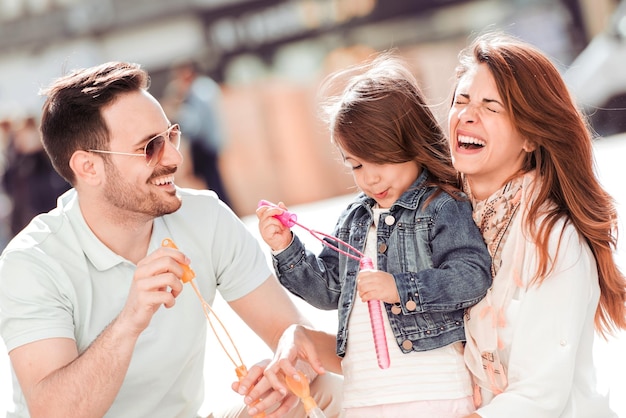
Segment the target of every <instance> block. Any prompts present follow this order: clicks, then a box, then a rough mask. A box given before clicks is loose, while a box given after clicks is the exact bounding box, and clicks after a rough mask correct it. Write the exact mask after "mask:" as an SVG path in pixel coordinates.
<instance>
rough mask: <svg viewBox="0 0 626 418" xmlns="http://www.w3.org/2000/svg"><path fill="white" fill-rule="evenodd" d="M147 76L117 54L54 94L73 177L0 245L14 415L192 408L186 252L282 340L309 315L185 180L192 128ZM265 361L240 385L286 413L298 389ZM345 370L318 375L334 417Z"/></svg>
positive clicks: (57, 153)
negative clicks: (180, 173) (185, 150)
mask: <svg viewBox="0 0 626 418" xmlns="http://www.w3.org/2000/svg"><path fill="white" fill-rule="evenodd" d="M148 80H149V79H148V75H147V73H146V72H144V71H143V70H142V69H140V67H139V66H138V65H136V64H128V63H107V64H103V65H101V66H97V67H93V68H88V69H83V70H78V71H75V72H73V73H71V74H69V75H67V76H64V77H61V78H59V79H58V80H56V81H55V82H54V83H53V84H52V85H51V86H50V87H49V88H48V89H47V91H45V92H44V93H45V94H46V95H47V100H46V102H45V104H44V107H43V115H42V123H41V132H42V139H43V143H44V147H45V149H46V151H47V153H48V154H49V156H50V159H51V161H52V162H53V164H54V166H55V169H56V170H57V171H58V172H59V174H61V176H63V177H64V178H65V179H66V180H67V181H68V182H69V183H70V184H71V185H72V187H73V189H71V190H70V191H68V192H67V193H65V194H64V195H63V196H61V197H60V198H59V201H58V206H57V208H56V209H54V210H53V211H51V212H49V213H47V214H43V215H40V216H38V217H36V218H35V219H34V220H33V221H32V222H31V223H30V225H29V226H27V227H26V228H25V229H24V230H23V231H22V232H20V233H19V234H18V235H17V236H16V237H15V238H14V239H13V240H12V242H11V243H10V244H9V245H8V246H7V248H6V249H5V251H4V252H3V254H2V258H1V259H0V315H1V317H0V319H1V322H0V332H1V333H2V337H3V338H4V341H5V343H6V345H7V348H8V350H9V355H10V359H11V364H12V368H13V371H14V374H15V378H16V379H17V382H19V385H16V387H15V388H14V389H15V391H16V392H17V393H16V394H14V397H13V399H15V401H16V406H15V408H16V410H15V412H14V414H13V415H11V416H16V417H27V416H32V417H39V416H45V417H64V418H66V417H92V416H93V417H102V416H105V415H106V416H110V417H133V418H136V417H144V416H145V417H147V416H150V417H167V418H171V417H194V418H195V417H196V416H197V411H198V408H199V407H200V405H201V404H202V402H203V395H204V393H203V383H202V382H203V376H202V374H203V359H204V350H205V340H206V326H207V324H206V322H207V321H206V319H205V318H204V316H203V315H202V312H201V309H200V304H199V302H198V300H197V297H196V295H195V293H194V292H193V291H191V289H188V288H185V287H186V286H188V285H184V284H183V282H181V277H182V275H183V267H182V265H187V264H190V263H191V266H192V268H193V270H194V271H195V273H196V279H195V282H196V283H197V286H198V287H199V288H200V291H201V292H202V294H203V297H204V298H205V299H206V300H208V301H209V302H212V301H213V298H214V296H215V293H216V290H219V291H220V293H221V294H222V296H223V297H224V299H225V300H226V301H228V302H229V304H230V306H231V307H232V308H233V309H234V311H236V312H237V314H238V315H239V316H240V317H241V318H242V319H243V320H244V321H245V322H246V323H247V324H248V325H249V326H250V327H251V328H252V329H253V330H254V331H255V332H256V333H257V334H258V335H259V336H260V337H261V338H262V339H263V340H264V341H265V342H266V343H267V344H268V345H269V346H270V347H271V348H272V349H275V348H276V347H277V344H278V341H279V339H280V337H281V335H282V334H283V331H284V330H285V329H287V328H288V327H290V326H291V325H292V324H296V323H301V324H306V320H305V319H304V318H303V317H302V316H301V314H300V313H299V312H298V311H297V309H296V308H295V306H294V305H293V304H292V303H291V300H290V299H289V298H288V296H287V294H286V293H285V292H284V291H283V290H282V287H281V286H280V284H278V281H277V280H276V278H275V277H274V276H273V275H272V274H271V273H270V271H269V266H268V265H267V262H266V261H265V258H264V255H263V252H262V250H261V249H260V248H259V246H258V244H257V241H256V240H255V239H254V238H253V237H252V235H251V234H250V233H249V232H248V231H247V230H246V228H245V227H244V225H243V224H242V223H241V222H240V221H239V220H238V218H237V217H236V216H235V215H234V214H233V213H232V212H231V211H230V210H229V209H228V207H227V206H226V205H224V204H223V203H221V202H220V201H219V200H218V199H217V197H216V196H215V194H214V193H213V192H210V191H198V190H186V189H178V188H177V187H176V186H175V185H174V175H175V173H176V170H177V167H178V166H179V165H180V164H181V163H182V157H181V155H180V153H179V152H178V145H179V142H180V128H179V127H178V126H177V125H171V124H170V122H169V121H168V120H167V117H166V116H165V113H164V112H163V109H162V108H161V106H160V104H159V103H158V102H157V101H156V99H155V98H154V97H153V96H152V95H150V94H149V93H148V91H147V86H148ZM165 238H170V239H172V240H173V241H174V242H175V243H176V244H177V246H178V248H180V251H179V250H177V249H174V248H169V247H163V246H162V245H161V242H162V241H163V240H164V239H165ZM264 364H265V363H262V364H261V365H259V366H255V367H253V368H251V370H250V372H249V376H248V378H247V379H246V380H245V382H244V383H242V384H241V385H237V384H235V385H234V387H235V388H236V389H237V390H238V391H239V393H241V394H242V395H246V403H248V404H250V405H252V404H254V403H256V402H257V401H258V399H256V396H254V395H256V393H259V392H263V400H261V401H260V402H259V403H257V404H256V405H255V407H256V409H258V410H264V409H266V408H268V407H270V406H271V405H272V404H274V403H278V404H279V409H278V410H277V411H276V412H275V413H274V414H271V415H268V417H273V416H280V415H283V414H284V413H285V412H286V411H287V410H289V409H290V408H292V407H293V406H294V404H295V401H296V400H297V399H296V398H295V397H294V396H292V395H289V396H285V395H286V392H285V390H284V386H282V387H281V386H280V385H279V384H277V383H276V381H277V379H276V374H275V373H274V371H272V372H271V373H270V377H271V378H270V379H268V378H266V377H263V376H262V371H263V365H264ZM289 367H291V366H289ZM319 370H320V369H318V371H319ZM308 372H309V375H310V377H314V376H311V373H312V371H311V370H309V371H308ZM270 382H272V383H273V385H274V387H273V388H272V387H270ZM334 384H335V382H334V380H333V379H332V378H330V377H327V376H320V377H319V378H317V379H315V380H314V382H313V390H315V391H316V393H317V394H319V395H321V394H323V392H324V390H325V391H326V395H330V396H328V397H326V398H324V399H322V398H319V401H318V402H321V403H323V404H324V405H323V406H326V407H327V408H328V414H329V416H330V415H334V414H336V410H335V409H333V408H336V405H337V404H338V403H339V401H337V400H333V399H332V395H333V392H335V391H336V389H337V388H336V387H333V385H334ZM253 391H254V395H253V394H252V392H253ZM253 396H254V397H253ZM274 407H275V405H274ZM240 409H241V410H242V412H241V415H240V416H247V415H246V413H245V411H244V410H245V407H241V408H240ZM301 410H302V408H294V409H292V412H295V411H301ZM251 412H252V413H255V411H252V410H251ZM214 416H216V417H218V416H219V415H214Z"/></svg>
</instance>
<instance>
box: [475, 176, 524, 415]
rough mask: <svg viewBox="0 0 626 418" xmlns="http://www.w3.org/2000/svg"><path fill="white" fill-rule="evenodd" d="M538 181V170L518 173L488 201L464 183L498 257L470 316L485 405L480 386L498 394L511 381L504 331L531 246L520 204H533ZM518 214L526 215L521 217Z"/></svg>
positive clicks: (478, 397)
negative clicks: (503, 358)
mask: <svg viewBox="0 0 626 418" xmlns="http://www.w3.org/2000/svg"><path fill="white" fill-rule="evenodd" d="M534 179H535V172H534V171H532V172H529V173H526V174H524V175H522V176H519V177H516V178H515V179H513V180H511V181H510V182H509V183H507V184H506V185H505V186H504V187H502V188H501V189H500V190H498V191H497V192H495V193H494V194H493V195H492V196H490V197H489V198H488V199H487V200H484V201H475V199H474V198H473V197H472V194H471V190H470V188H469V184H468V183H467V181H464V182H463V183H464V184H463V186H464V190H465V192H466V193H467V195H468V196H469V197H470V199H472V204H473V206H474V221H475V222H476V224H477V225H478V227H479V229H480V231H481V232H482V234H483V237H484V239H485V243H486V244H487V247H488V249H489V253H490V254H491V257H492V259H493V265H492V274H493V278H494V279H493V285H492V287H491V288H490V289H489V290H488V292H487V295H486V296H485V298H484V299H483V300H481V301H480V302H479V303H478V304H476V305H475V306H473V307H472V308H470V309H469V310H468V311H467V312H466V315H465V330H466V336H467V344H466V347H465V361H466V364H467V366H468V368H469V369H470V371H471V372H472V375H473V379H474V383H475V384H474V403H475V404H476V406H477V407H478V406H480V405H481V403H482V399H481V394H480V388H485V389H488V390H489V391H490V392H492V393H493V395H494V396H495V395H498V394H500V393H502V392H503V391H504V390H505V389H506V387H507V384H508V382H507V377H506V374H507V371H506V368H505V366H504V365H503V364H502V363H501V362H500V356H499V351H500V350H502V349H503V348H505V347H504V344H503V343H502V341H501V340H500V337H499V330H500V329H502V328H504V327H506V325H507V323H506V311H507V309H508V307H509V304H510V302H511V300H512V298H513V295H514V294H515V293H516V291H517V290H518V289H520V288H521V287H523V286H524V285H523V283H524V282H526V281H527V280H528V277H526V276H527V274H526V272H524V269H523V260H524V256H525V253H526V251H527V249H528V247H527V240H526V239H525V234H524V232H523V231H522V228H523V227H522V221H523V216H522V215H523V214H521V213H519V212H521V210H520V207H522V208H523V207H527V203H528V199H529V194H530V193H532V187H531V183H532V182H533V181H534ZM518 213H519V215H520V216H515V215H516V214H518ZM507 242H508V245H507V246H505V243H507ZM504 248H506V251H504V252H503V249H504ZM503 258H504V261H505V262H504V263H503Z"/></svg>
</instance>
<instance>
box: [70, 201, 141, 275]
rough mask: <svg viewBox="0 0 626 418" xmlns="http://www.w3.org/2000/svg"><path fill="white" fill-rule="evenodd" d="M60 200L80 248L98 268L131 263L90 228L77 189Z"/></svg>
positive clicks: (102, 269) (102, 268) (105, 268)
mask: <svg viewBox="0 0 626 418" xmlns="http://www.w3.org/2000/svg"><path fill="white" fill-rule="evenodd" d="M59 202H60V205H61V210H62V211H63V212H64V213H65V214H66V216H67V219H68V220H69V222H70V224H71V226H72V229H73V230H74V233H75V235H76V239H77V240H78V242H79V245H80V248H81V249H82V250H83V252H84V253H85V256H87V258H88V259H89V261H90V262H91V263H92V264H93V265H94V266H95V268H96V269H97V270H99V271H104V270H108V269H110V268H112V267H115V266H116V265H118V264H121V263H124V262H126V263H131V262H130V261H128V260H126V259H125V258H124V257H122V256H120V255H118V254H116V253H114V252H113V251H112V250H111V249H110V248H109V247H107V246H106V245H104V243H102V241H100V240H99V239H98V237H96V235H95V234H94V233H93V231H92V230H91V228H89V226H88V225H87V222H86V221H85V218H84V217H83V214H82V212H81V211H80V204H79V201H78V193H76V190H75V189H72V190H70V191H69V192H67V193H66V194H65V195H63V196H62V197H61V198H60V199H59ZM131 264H132V263H131Z"/></svg>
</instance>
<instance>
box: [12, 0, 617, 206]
mask: <svg viewBox="0 0 626 418" xmlns="http://www.w3.org/2000/svg"><path fill="white" fill-rule="evenodd" d="M616 4H617V1H615V0H599V1H598V0H549V1H540V0H511V1H498V0H419V1H405V0H386V1H380V0H178V1H171V0H0V118H3V117H5V118H11V117H19V115H20V113H24V114H33V113H35V112H37V111H38V110H39V109H40V107H41V98H39V97H38V90H39V88H40V87H41V86H43V85H46V84H47V83H48V82H49V81H50V80H51V79H52V78H55V77H57V76H59V75H61V74H63V73H64V72H66V71H68V70H70V69H72V68H75V67H83V66H90V65H95V64H98V63H101V62H104V61H110V60H126V61H132V62H138V63H140V64H142V66H143V67H144V68H146V69H147V70H148V71H149V72H150V74H151V76H152V86H151V92H152V93H153V94H154V95H155V96H156V97H157V98H160V97H161V95H162V94H163V89H164V87H165V84H166V82H167V77H168V73H169V69H170V65H171V63H172V62H175V61H179V60H184V59H194V60H196V61H198V62H199V63H201V68H202V70H203V71H204V72H205V73H206V74H207V75H209V76H211V77H212V78H213V79H215V80H216V81H217V82H218V83H219V84H220V86H221V88H222V90H223V93H224V106H225V109H224V112H223V113H224V117H225V130H226V133H227V137H228V143H227V146H226V148H225V150H224V151H223V154H222V157H221V160H220V162H219V164H220V170H221V171H222V173H223V177H224V182H225V183H226V187H227V189H228V191H229V194H230V197H231V202H232V206H233V208H234V209H235V210H236V211H237V213H238V214H240V215H245V214H249V213H252V212H253V211H254V209H255V208H256V203H257V202H258V200H259V199H268V200H273V201H279V200H280V201H284V202H285V203H286V204H288V205H293V204H299V203H306V202H311V201H315V200H319V199H324V198H328V197H333V196H337V195H340V194H345V193H350V192H352V191H354V189H353V182H352V178H351V176H350V175H349V173H347V172H346V171H345V169H344V168H343V165H342V164H339V163H338V162H337V159H338V155H337V154H336V152H335V150H334V147H333V146H332V145H331V144H330V142H329V138H328V134H327V132H326V128H325V127H324V126H323V125H322V123H321V122H320V121H319V119H318V118H317V117H316V115H317V106H316V104H317V103H316V92H317V87H318V86H319V83H320V82H321V80H322V79H323V77H324V76H325V75H326V74H328V73H329V72H330V71H333V70H335V69H338V68H343V67H345V66H347V65H350V64H353V63H356V62H358V61H360V60H363V59H365V58H367V57H368V56H370V55H371V54H373V53H375V52H376V51H382V50H388V49H395V50H397V51H398V53H400V54H401V55H403V56H404V57H405V58H406V59H407V60H408V61H409V62H410V63H412V65H413V67H414V68H415V71H416V76H417V77H418V79H419V80H420V81H421V84H422V86H423V89H424V91H425V93H426V95H427V96H428V97H429V98H430V100H431V102H432V105H433V106H434V107H435V108H437V109H438V110H437V112H438V114H442V115H443V113H444V112H445V110H446V108H447V100H448V96H449V94H450V89H451V87H452V86H451V80H452V75H453V69H454V65H455V63H456V54H457V53H458V51H459V50H460V49H461V48H462V47H464V46H465V45H466V43H467V40H468V37H469V36H470V35H471V34H472V33H476V32H480V31H483V30H486V29H496V28H499V29H504V30H506V31H508V32H511V33H514V34H517V35H519V36H520V37H522V38H524V39H526V40H528V41H530V42H533V43H535V44H537V45H538V46H539V47H541V48H542V49H543V50H544V51H546V52H548V53H549V54H550V55H551V56H553V57H554V58H555V60H556V61H558V62H560V63H562V65H563V66H564V67H565V66H567V65H568V64H569V63H570V62H571V61H572V60H573V59H574V58H575V57H576V55H577V54H578V53H579V52H580V51H581V50H582V49H583V48H584V46H585V45H586V44H587V43H588V42H589V40H590V39H591V37H592V36H593V35H594V34H596V33H597V32H599V31H601V30H602V28H603V27H604V25H605V23H606V20H607V19H608V16H609V15H610V13H611V12H612V10H613V9H614V8H615V7H616ZM182 129H183V131H184V126H183V127H182Z"/></svg>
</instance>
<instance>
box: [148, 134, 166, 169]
mask: <svg viewBox="0 0 626 418" xmlns="http://www.w3.org/2000/svg"><path fill="white" fill-rule="evenodd" d="M164 149H165V137H163V135H159V136H155V137H154V138H152V139H151V140H150V142H148V143H147V144H146V151H145V152H146V160H147V161H148V165H149V166H151V167H152V166H155V165H156V163H158V162H159V161H160V160H161V157H162V156H163V150H164Z"/></svg>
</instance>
